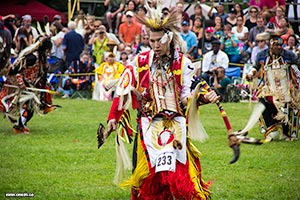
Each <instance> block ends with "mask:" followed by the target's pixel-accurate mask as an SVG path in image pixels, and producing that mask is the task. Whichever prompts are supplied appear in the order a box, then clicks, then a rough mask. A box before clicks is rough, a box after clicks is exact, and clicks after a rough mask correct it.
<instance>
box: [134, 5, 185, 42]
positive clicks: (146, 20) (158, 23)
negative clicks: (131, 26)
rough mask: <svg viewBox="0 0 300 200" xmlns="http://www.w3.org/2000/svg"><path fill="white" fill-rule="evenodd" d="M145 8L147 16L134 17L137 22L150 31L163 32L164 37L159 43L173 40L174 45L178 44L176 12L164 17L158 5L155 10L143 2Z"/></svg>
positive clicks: (178, 21)
mask: <svg viewBox="0 0 300 200" xmlns="http://www.w3.org/2000/svg"><path fill="white" fill-rule="evenodd" d="M145 7H146V9H147V13H148V16H145V17H140V16H138V15H136V16H135V17H136V18H137V20H138V21H139V22H140V23H142V24H144V25H145V26H146V27H147V28H149V29H150V31H164V32H165V35H164V36H163V37H162V39H161V42H162V43H164V42H166V41H167V38H169V39H170V42H171V41H172V40H173V42H174V43H175V44H180V35H179V32H180V23H181V21H180V18H179V17H178V15H177V13H176V11H173V12H171V13H170V14H169V15H167V16H164V15H163V12H162V9H161V6H160V4H158V5H157V8H156V9H155V8H150V7H149V5H148V3H147V1H146V2H145Z"/></svg>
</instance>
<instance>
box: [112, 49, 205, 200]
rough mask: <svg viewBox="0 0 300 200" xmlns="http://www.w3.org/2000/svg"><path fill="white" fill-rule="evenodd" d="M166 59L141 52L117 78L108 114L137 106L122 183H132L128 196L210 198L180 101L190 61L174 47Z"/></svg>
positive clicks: (188, 77)
mask: <svg viewBox="0 0 300 200" xmlns="http://www.w3.org/2000/svg"><path fill="white" fill-rule="evenodd" d="M170 59H171V58H169V57H160V58H154V52H153V51H152V50H150V51H146V52H143V53H141V54H139V55H138V56H136V58H135V60H134V62H133V64H132V66H127V67H126V68H125V70H124V72H123V74H122V76H121V79H120V81H119V83H118V86H117V89H116V95H117V96H116V97H115V98H114V100H113V104H112V107H111V110H110V113H109V117H108V120H110V119H117V121H118V120H119V119H120V117H121V115H122V112H123V110H125V109H128V107H129V105H130V104H132V107H133V108H134V109H138V124H139V126H138V127H139V130H138V133H137V148H136V149H135V150H134V151H135V153H136V166H135V169H134V172H133V174H132V177H131V179H130V180H128V181H127V182H125V185H130V186H131V187H132V188H133V193H134V195H133V199H161V200H165V199H209V195H210V192H209V191H208V187H209V185H208V184H206V183H205V182H204V181H203V180H202V176H201V166H200V156H201V153H200V152H199V151H198V150H197V149H196V148H195V146H194V145H193V144H192V143H191V139H190V137H189V136H188V135H189V134H190V132H191V131H192V130H188V128H187V127H188V119H187V117H186V116H187V115H186V108H185V107H184V106H183V104H182V101H184V100H187V99H188V98H189V97H190V96H191V89H190V87H191V81H192V76H193V72H194V67H193V64H192V63H191V61H190V60H189V59H188V58H186V57H185V56H184V55H182V54H181V53H178V52H177V51H175V56H174V60H173V62H172V64H171V66H170ZM202 97H203V96H202V95H201V94H200V95H199V96H198V100H201V99H203V98H202ZM193 131H199V130H193ZM199 134H201V133H199Z"/></svg>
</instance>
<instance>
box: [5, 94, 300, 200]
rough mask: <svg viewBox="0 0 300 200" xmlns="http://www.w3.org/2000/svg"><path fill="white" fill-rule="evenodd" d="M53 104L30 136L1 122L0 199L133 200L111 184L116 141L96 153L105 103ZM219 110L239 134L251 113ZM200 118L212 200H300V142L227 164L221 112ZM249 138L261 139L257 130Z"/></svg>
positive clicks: (244, 151)
mask: <svg viewBox="0 0 300 200" xmlns="http://www.w3.org/2000/svg"><path fill="white" fill-rule="evenodd" d="M54 104H58V105H61V106H62V108H60V109H57V110H56V111H54V112H52V113H49V114H48V115H45V116H38V115H35V116H34V117H33V118H32V120H31V121H30V122H29V124H28V126H29V128H30V130H31V134H29V135H14V134H13V131H12V125H11V124H10V123H9V122H8V120H7V119H3V118H2V117H1V118H0V199H5V193H7V192H13V193H16V192H29V193H34V194H35V198H34V199H88V200H90V199H101V200H102V199H105V200H106V199H122V200H123V199H130V189H129V188H125V189H121V188H119V187H118V186H116V185H114V184H113V178H114V171H115V146H114V137H112V136H111V137H110V138H109V139H108V140H107V142H106V143H105V144H104V145H103V146H102V147H101V149H100V150H98V149H97V141H96V131H97V128H98V124H99V122H105V121H106V117H107V114H108V110H109V108H110V102H101V103H100V102H97V101H92V100H75V99H72V100H69V99H54ZM224 108H225V110H226V112H227V115H228V117H229V120H230V122H231V125H232V127H233V129H234V130H239V129H242V128H243V127H244V126H245V124H246V122H247V120H248V118H249V116H250V114H251V109H250V108H249V106H248V104H246V103H237V104H236V103H231V104H224ZM134 115H135V114H132V116H134ZM200 115H201V119H202V121H203V125H204V127H205V128H206V131H207V133H208V134H209V136H210V138H209V140H207V141H206V142H205V143H198V142H195V145H196V146H197V147H198V149H199V150H200V151H201V152H202V153H203V156H202V159H201V164H202V168H203V169H202V170H203V178H204V179H205V180H206V181H207V180H212V181H214V182H213V185H212V187H211V191H212V199H218V200H219V199H228V200H239V199H245V200H249V199H251V200H252V199H260V200H270V199H278V200H282V199H291V200H296V199H300V192H299V187H300V185H299V183H300V146H299V141H296V142H279V141H277V142H272V143H269V144H265V145H262V146H254V145H247V144H243V145H242V146H241V157H240V159H239V161H238V162H237V163H235V164H233V165H230V164H229V161H230V159H231V156H232V150H231V149H230V148H229V147H228V146H227V137H226V128H225V125H224V123H223V121H222V118H221V116H220V113H219V111H218V108H217V107H216V106H215V105H205V106H203V107H201V109H200ZM133 121H134V120H133ZM250 134H251V135H252V136H254V137H257V138H262V137H263V136H262V135H260V134H259V133H258V128H257V127H255V129H254V130H252V131H251V133H250ZM127 146H128V149H129V151H131V145H127ZM129 175H130V172H128V173H127V176H129ZM10 199H11V198H10Z"/></svg>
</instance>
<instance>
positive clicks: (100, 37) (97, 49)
mask: <svg viewBox="0 0 300 200" xmlns="http://www.w3.org/2000/svg"><path fill="white" fill-rule="evenodd" d="M108 41H109V38H108V37H107V34H106V28H105V26H102V25H101V26H100V27H99V28H98V29H96V30H95V32H94V34H93V36H92V37H91V39H90V41H89V45H93V49H94V51H93V56H95V58H96V60H95V66H96V68H97V67H98V66H99V65H100V64H101V62H102V61H103V60H104V58H103V55H104V52H106V51H108V50H109V48H108V46H107V42H108Z"/></svg>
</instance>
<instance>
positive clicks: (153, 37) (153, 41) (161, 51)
mask: <svg viewBox="0 0 300 200" xmlns="http://www.w3.org/2000/svg"><path fill="white" fill-rule="evenodd" d="M164 34H165V33H164V31H158V32H152V31H150V35H149V36H150V46H151V48H152V49H153V51H154V53H155V55H156V56H163V55H167V54H168V53H169V46H168V45H169V41H166V42H165V43H162V42H161V38H162V37H163V36H164ZM168 40H169V39H168Z"/></svg>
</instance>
